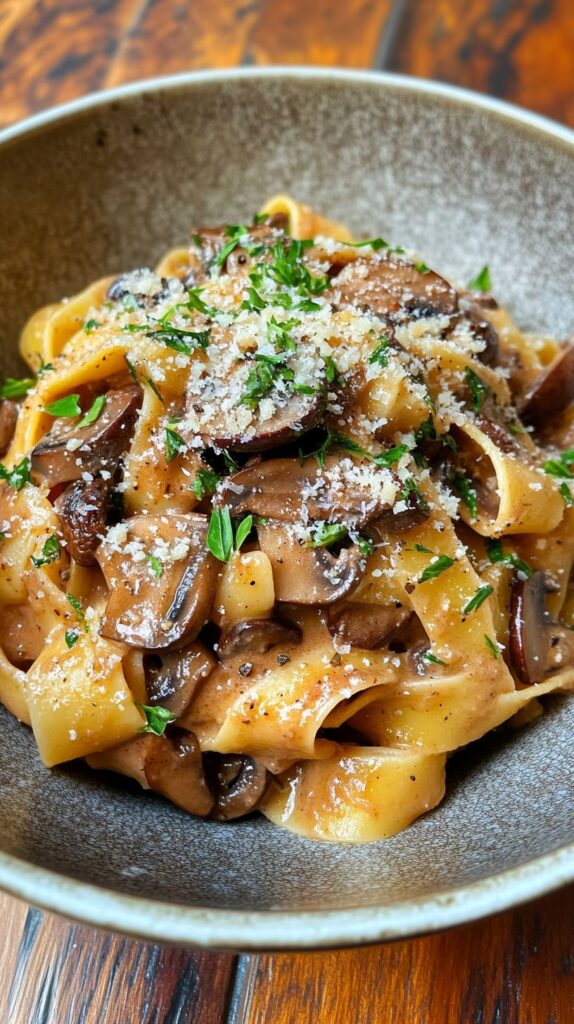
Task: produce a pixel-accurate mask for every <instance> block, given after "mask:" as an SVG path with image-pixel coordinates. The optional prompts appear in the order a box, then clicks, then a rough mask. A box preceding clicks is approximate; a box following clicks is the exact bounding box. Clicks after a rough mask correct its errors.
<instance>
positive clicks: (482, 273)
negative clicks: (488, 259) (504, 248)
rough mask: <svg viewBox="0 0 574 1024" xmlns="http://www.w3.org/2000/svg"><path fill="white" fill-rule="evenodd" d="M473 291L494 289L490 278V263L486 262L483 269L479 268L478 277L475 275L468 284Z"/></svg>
mask: <svg viewBox="0 0 574 1024" xmlns="http://www.w3.org/2000/svg"><path fill="white" fill-rule="evenodd" d="M466 287H467V288H470V290H471V291H473V292H489V291H491V289H492V282H491V280H490V268H489V266H488V263H485V264H484V266H483V268H482V270H479V272H478V274H477V275H476V277H473V278H472V280H470V281H469V282H468V284H467V286H466Z"/></svg>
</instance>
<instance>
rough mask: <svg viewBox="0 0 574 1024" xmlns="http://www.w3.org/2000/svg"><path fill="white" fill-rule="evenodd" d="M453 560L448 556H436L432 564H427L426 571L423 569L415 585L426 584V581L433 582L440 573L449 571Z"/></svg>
mask: <svg viewBox="0 0 574 1024" xmlns="http://www.w3.org/2000/svg"><path fill="white" fill-rule="evenodd" d="M454 562H455V560H454V558H451V557H450V555H438V556H437V557H436V558H435V560H434V561H433V562H429V564H428V565H427V567H426V569H423V571H422V573H421V574H420V576H419V578H418V580H417V583H426V582H427V580H434V579H436V577H437V576H440V575H441V573H443V572H446V570H447V569H450V567H451V565H454Z"/></svg>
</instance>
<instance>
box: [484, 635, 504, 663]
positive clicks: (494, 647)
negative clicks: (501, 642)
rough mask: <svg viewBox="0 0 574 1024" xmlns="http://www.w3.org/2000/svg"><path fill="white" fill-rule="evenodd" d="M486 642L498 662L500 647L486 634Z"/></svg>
mask: <svg viewBox="0 0 574 1024" xmlns="http://www.w3.org/2000/svg"><path fill="white" fill-rule="evenodd" d="M484 642H485V644H486V646H487V647H488V649H489V651H490V653H491V654H492V657H493V658H496V659H497V660H498V658H500V647H499V646H498V645H497V644H495V642H494V640H491V638H490V637H489V636H488V635H487V634H486V633H485V634H484Z"/></svg>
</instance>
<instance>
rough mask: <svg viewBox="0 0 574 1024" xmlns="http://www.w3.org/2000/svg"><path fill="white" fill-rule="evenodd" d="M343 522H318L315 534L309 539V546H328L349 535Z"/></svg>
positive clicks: (307, 542)
mask: <svg viewBox="0 0 574 1024" xmlns="http://www.w3.org/2000/svg"><path fill="white" fill-rule="evenodd" d="M347 533H348V531H347V527H346V526H344V525H343V523H318V524H317V526H316V527H315V530H314V532H313V534H312V535H311V536H310V537H309V538H308V539H307V541H306V545H307V547H308V548H326V547H329V545H330V544H336V543H337V541H340V540H343V538H344V537H346V536H347Z"/></svg>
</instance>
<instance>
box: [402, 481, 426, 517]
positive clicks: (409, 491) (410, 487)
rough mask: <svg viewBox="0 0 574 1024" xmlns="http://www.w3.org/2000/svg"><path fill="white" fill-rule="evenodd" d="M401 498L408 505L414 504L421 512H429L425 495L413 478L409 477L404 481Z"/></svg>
mask: <svg viewBox="0 0 574 1024" xmlns="http://www.w3.org/2000/svg"><path fill="white" fill-rule="evenodd" d="M401 498H402V499H403V501H406V502H407V503H409V502H413V503H414V504H415V505H416V507H417V508H418V509H419V511H420V512H428V510H429V506H428V502H427V500H426V498H425V496H424V494H423V493H422V491H421V489H420V487H419V486H418V485H417V484H416V483H415V481H414V480H413V478H412V477H411V476H409V477H407V479H406V480H405V481H404V486H403V489H402V491H401Z"/></svg>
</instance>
